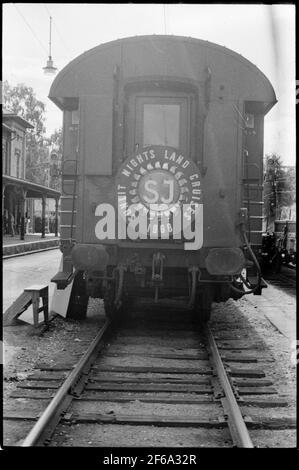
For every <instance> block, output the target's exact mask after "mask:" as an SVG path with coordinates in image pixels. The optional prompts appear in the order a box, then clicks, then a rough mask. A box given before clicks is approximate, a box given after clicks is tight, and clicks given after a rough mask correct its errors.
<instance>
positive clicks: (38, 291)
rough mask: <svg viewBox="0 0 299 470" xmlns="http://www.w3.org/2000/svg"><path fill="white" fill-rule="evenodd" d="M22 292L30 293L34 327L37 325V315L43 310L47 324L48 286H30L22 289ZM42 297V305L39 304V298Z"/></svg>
mask: <svg viewBox="0 0 299 470" xmlns="http://www.w3.org/2000/svg"><path fill="white" fill-rule="evenodd" d="M24 292H28V293H29V294H31V303H32V309H33V323H34V326H35V328H36V327H37V326H38V315H39V313H40V312H44V320H45V323H46V324H47V323H48V322H49V307H48V299H49V288H48V286H40V285H36V286H30V287H27V288H26V289H24ZM40 298H42V301H43V305H42V307H40V306H39V299H40Z"/></svg>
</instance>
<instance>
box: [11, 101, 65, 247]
mask: <svg viewBox="0 0 299 470" xmlns="http://www.w3.org/2000/svg"><path fill="white" fill-rule="evenodd" d="M28 129H33V126H32V125H31V124H30V123H29V122H28V121H26V120H25V119H23V118H22V117H21V116H19V115H17V114H15V113H14V112H12V111H9V110H7V109H4V108H2V171H3V174H2V233H3V235H4V236H5V235H7V236H9V235H11V236H14V235H16V234H18V235H19V236H20V239H21V240H24V239H25V233H26V232H27V233H28V232H29V231H31V232H34V231H35V217H36V212H35V206H36V205H38V206H39V207H40V211H39V212H40V214H38V215H40V220H41V223H40V233H41V237H42V238H44V237H45V233H46V228H47V227H48V228H49V215H48V221H47V222H48V223H47V222H46V207H47V204H48V205H49V202H50V201H51V204H50V205H51V208H52V226H53V225H54V228H55V235H56V236H57V235H58V205H59V198H60V192H59V191H56V190H54V189H51V188H49V187H47V186H43V185H40V184H36V183H33V182H31V181H29V180H26V132H27V130H28ZM37 201H39V204H38V203H37ZM53 217H54V224H53Z"/></svg>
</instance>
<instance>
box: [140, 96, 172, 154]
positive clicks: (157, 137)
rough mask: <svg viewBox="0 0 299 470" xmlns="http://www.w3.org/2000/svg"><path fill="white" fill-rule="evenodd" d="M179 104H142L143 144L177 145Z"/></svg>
mask: <svg viewBox="0 0 299 470" xmlns="http://www.w3.org/2000/svg"><path fill="white" fill-rule="evenodd" d="M179 126H180V106H179V105H178V104H144V106H143V146H144V147H146V146H147V145H170V146H171V147H178V146H179V130H180V127H179Z"/></svg>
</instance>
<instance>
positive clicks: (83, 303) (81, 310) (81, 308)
mask: <svg viewBox="0 0 299 470" xmlns="http://www.w3.org/2000/svg"><path fill="white" fill-rule="evenodd" d="M88 298H89V296H88V295H87V294H86V287H85V280H84V279H83V272H82V271H79V272H78V273H77V274H76V276H75V279H74V282H73V287H72V292H71V297H70V301H69V306H68V310H67V314H66V317H67V318H71V319H72V320H84V319H85V318H86V315H87V307H88Z"/></svg>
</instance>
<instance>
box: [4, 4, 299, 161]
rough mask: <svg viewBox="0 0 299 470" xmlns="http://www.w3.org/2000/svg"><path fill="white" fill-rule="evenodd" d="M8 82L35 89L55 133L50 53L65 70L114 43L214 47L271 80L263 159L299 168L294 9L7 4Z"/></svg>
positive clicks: (58, 117)
mask: <svg viewBox="0 0 299 470" xmlns="http://www.w3.org/2000/svg"><path fill="white" fill-rule="evenodd" d="M2 8H3V20H2V21H3V29H2V31H3V32H2V35H3V36H2V44H3V46H2V61H3V64H2V65H3V80H8V82H9V83H10V84H11V85H16V84H17V83H25V84H26V85H28V86H31V87H32V88H33V89H34V91H35V93H36V96H37V98H38V99H40V100H41V101H43V102H44V103H45V104H46V128H47V134H48V135H50V134H51V133H52V132H53V131H54V130H55V129H58V128H59V127H61V125H62V112H61V111H60V110H59V109H58V108H57V107H56V106H55V105H54V104H53V103H52V102H51V101H50V100H49V98H48V93H49V90H50V86H51V83H52V81H53V76H50V77H48V76H46V75H45V74H44V72H43V70H42V68H43V67H45V65H46V61H47V58H48V55H49V24H50V19H49V18H50V15H51V16H52V59H53V61H54V65H55V66H56V67H57V68H58V69H59V70H61V69H62V68H63V67H64V66H65V65H67V64H68V63H69V62H70V61H71V60H72V59H74V58H75V57H77V56H78V55H80V54H82V53H83V52H85V51H87V50H89V49H91V48H93V47H95V46H97V45H99V44H102V43H105V42H108V41H112V40H115V39H119V38H123V37H128V36H139V35H144V34H173V35H179V36H190V37H194V38H199V39H204V40H207V41H211V42H215V43H217V44H220V45H222V46H225V47H227V48H230V49H232V50H234V51H235V52H238V53H240V54H242V55H243V56H244V57H246V58H247V59H248V60H250V61H251V62H252V63H254V64H255V65H256V66H257V67H258V68H259V69H260V70H261V71H262V72H263V73H264V74H265V75H266V76H267V77H268V79H269V80H270V82H271V83H272V85H273V87H274V90H275V92H276V96H277V100H278V103H277V104H276V105H275V106H274V107H273V108H272V110H271V111H270V112H269V113H268V115H267V116H266V119H265V149H264V150H265V153H266V154H269V153H272V152H276V153H278V154H279V155H281V157H282V161H283V163H284V164H285V165H294V164H295V158H296V157H295V144H296V140H295V98H296V95H295V89H296V87H295V7H294V5H277V4H276V5H243V4H235V5H224V4H218V5H215V4H206V5H205V4H181V3H180V4H162V3H161V4H157V3H154V4H150V3H148V4H133V3H130V4H129V3H123V4H116V3H115V4H111V3H109V4H103V3H97V4H94V3H93V4H87V3H81V4H78V3H52V4H51V3H14V4H13V3H5V4H4V5H2Z"/></svg>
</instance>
